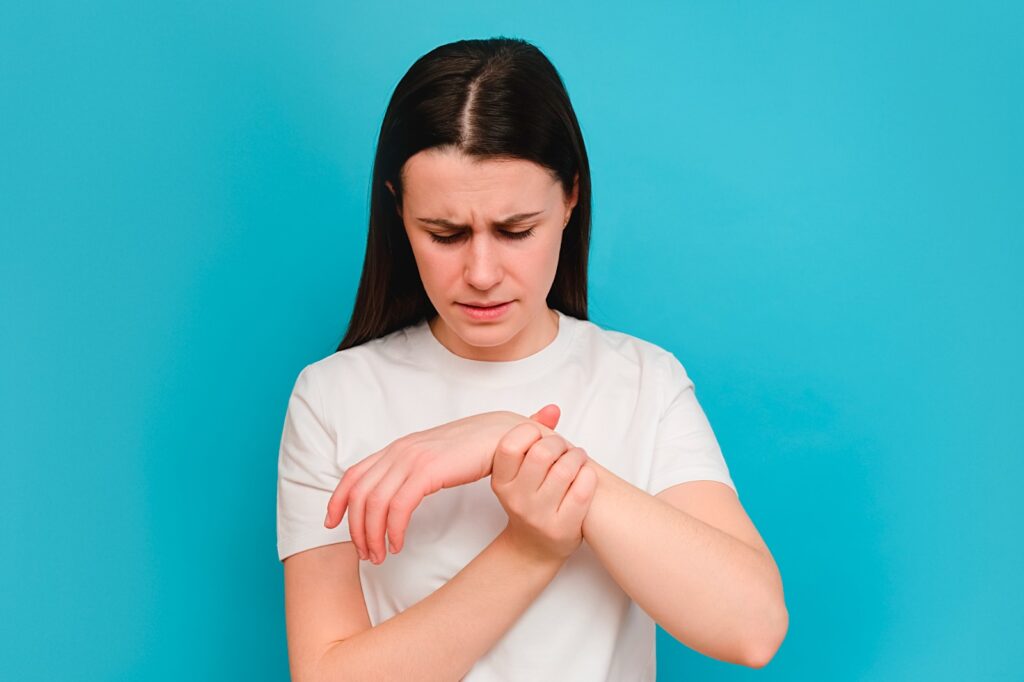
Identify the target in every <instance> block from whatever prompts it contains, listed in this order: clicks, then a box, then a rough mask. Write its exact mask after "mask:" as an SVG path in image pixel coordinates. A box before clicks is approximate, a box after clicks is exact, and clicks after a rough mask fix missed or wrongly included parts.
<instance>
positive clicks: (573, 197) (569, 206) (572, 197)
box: [562, 173, 580, 229]
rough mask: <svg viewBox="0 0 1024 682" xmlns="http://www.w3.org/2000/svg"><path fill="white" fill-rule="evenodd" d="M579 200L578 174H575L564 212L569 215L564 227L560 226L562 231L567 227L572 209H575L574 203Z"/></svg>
mask: <svg viewBox="0 0 1024 682" xmlns="http://www.w3.org/2000/svg"><path fill="white" fill-rule="evenodd" d="M579 198H580V174H579V173H577V174H576V176H575V177H574V178H573V179H572V194H570V195H569V198H568V200H567V202H566V210H567V211H568V213H569V215H568V216H567V217H566V219H565V225H563V226H562V229H565V228H566V227H568V226H569V218H571V217H572V210H573V209H574V208H576V203H577V202H578V201H579Z"/></svg>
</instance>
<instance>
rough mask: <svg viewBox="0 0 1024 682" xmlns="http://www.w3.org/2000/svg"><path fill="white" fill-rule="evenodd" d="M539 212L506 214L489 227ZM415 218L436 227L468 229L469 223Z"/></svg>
mask: <svg viewBox="0 0 1024 682" xmlns="http://www.w3.org/2000/svg"><path fill="white" fill-rule="evenodd" d="M541 213H543V211H534V212H533V213H514V214H512V215H510V216H508V217H507V218H503V219H501V220H496V221H494V222H492V223H491V227H509V226H511V225H516V224H518V223H522V222H525V221H527V220H529V219H530V218H533V217H535V216H538V215H540V214H541ZM416 220H419V221H420V222H422V223H427V224H428V225H437V226H438V227H445V228H448V229H449V230H468V229H470V226H469V225H459V224H457V223H453V222H451V221H450V220H445V219H444V218H416Z"/></svg>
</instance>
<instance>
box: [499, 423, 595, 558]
mask: <svg viewBox="0 0 1024 682" xmlns="http://www.w3.org/2000/svg"><path fill="white" fill-rule="evenodd" d="M588 461H589V458H588V457H587V453H586V452H585V451H584V450H583V448H577V447H573V446H572V444H571V443H569V442H568V441H566V440H565V439H564V438H562V437H561V436H560V435H558V434H557V433H556V434H552V435H548V436H545V435H543V434H542V433H541V431H540V429H539V428H537V426H536V425H534V424H531V423H528V422H524V423H522V424H519V425H518V426H516V427H514V428H513V429H511V430H510V431H509V432H508V433H507V434H505V436H504V437H503V438H502V439H501V441H500V442H499V443H498V448H497V450H496V451H495V453H494V470H493V471H492V472H491V489H492V490H493V491H494V494H495V495H496V496H497V497H498V500H499V501H500V502H501V506H502V507H504V508H505V512H506V513H507V514H508V526H506V528H505V530H504V531H503V533H505V534H506V535H507V536H508V537H510V538H511V539H512V540H513V544H514V545H516V546H517V547H519V548H520V549H521V550H522V551H523V552H524V553H525V554H527V555H529V556H531V557H535V558H537V559H540V560H542V561H548V560H555V561H565V560H566V559H568V558H569V556H570V555H571V554H572V553H573V552H575V551H576V548H577V547H579V546H580V543H581V542H583V519H584V518H585V517H586V515H587V511H588V510H589V509H590V502H591V500H593V497H594V491H595V490H596V488H597V472H596V471H595V470H594V469H593V468H592V467H590V466H587V462H588Z"/></svg>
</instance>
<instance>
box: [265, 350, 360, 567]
mask: <svg viewBox="0 0 1024 682" xmlns="http://www.w3.org/2000/svg"><path fill="white" fill-rule="evenodd" d="M335 444H336V441H335V436H333V435H332V434H331V431H330V429H328V428H327V424H326V422H325V421H324V413H323V405H322V401H321V397H320V390H319V387H318V386H317V384H316V378H315V374H314V369H313V368H312V365H309V366H307V367H305V368H304V369H303V370H302V371H301V372H299V376H298V378H297V379H296V380H295V385H294V387H293V388H292V393H291V396H290V397H289V398H288V410H287V412H286V414H285V418H284V429H283V431H282V433H281V448H280V451H279V454H278V463H277V554H278V559H279V560H280V561H284V560H285V559H286V558H287V557H288V556H290V555H292V554H295V553H297V552H301V551H303V550H306V549H312V548H313V547H320V546H321V545H329V544H332V543H335V542H345V541H347V540H351V539H352V536H351V535H350V534H349V530H348V519H347V516H348V513H347V512H346V514H345V518H342V520H341V523H339V524H338V525H337V526H336V527H334V528H326V527H324V517H325V516H326V515H327V502H328V501H329V500H330V499H331V494H332V493H333V492H334V489H335V488H336V487H337V485H338V482H339V481H340V480H341V477H342V475H343V474H344V470H343V469H342V468H341V467H340V465H339V464H338V462H337V458H336V456H335V452H336V448H335Z"/></svg>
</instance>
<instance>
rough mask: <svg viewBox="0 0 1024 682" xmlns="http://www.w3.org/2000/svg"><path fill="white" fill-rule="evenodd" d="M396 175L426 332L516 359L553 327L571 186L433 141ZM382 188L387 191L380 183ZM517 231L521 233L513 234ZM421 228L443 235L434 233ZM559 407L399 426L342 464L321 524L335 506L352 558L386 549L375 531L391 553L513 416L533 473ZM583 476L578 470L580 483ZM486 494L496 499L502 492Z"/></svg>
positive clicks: (518, 164)
mask: <svg viewBox="0 0 1024 682" xmlns="http://www.w3.org/2000/svg"><path fill="white" fill-rule="evenodd" d="M577 179H578V178H577ZM402 184H403V188H404V191H403V202H402V205H400V206H399V205H398V203H397V201H396V211H397V212H398V215H399V216H400V217H402V221H403V224H404V226H405V230H406V234H407V236H408V238H409V243H410V246H411V247H412V250H413V254H414V257H415V260H416V265H417V268H418V270H419V273H420V277H421V280H422V282H423V286H424V289H425V291H426V292H427V296H428V297H429V298H430V300H431V303H433V305H434V307H435V309H436V310H437V311H438V315H437V316H435V317H434V318H433V319H432V320H430V328H431V331H432V333H433V334H434V335H435V337H436V338H437V339H438V340H439V341H440V342H441V343H442V344H443V345H444V346H445V347H447V348H448V349H449V350H451V351H452V352H453V353H455V354H457V355H460V356H462V357H466V358H470V359H474V360H484V361H509V360H516V359H519V358H523V357H526V356H528V355H532V354H533V353H535V352H537V351H538V350H540V349H541V348H543V347H545V346H546V345H547V344H549V343H551V341H552V340H553V339H554V337H555V335H556V334H557V333H558V316H557V315H556V314H555V312H554V311H552V310H551V309H550V308H548V307H547V304H546V298H547V294H548V291H549V290H550V288H551V284H552V282H553V281H554V276H555V271H556V268H557V266H558V257H559V252H560V247H561V239H562V231H563V230H564V229H565V227H566V225H567V223H568V221H569V217H570V216H571V213H572V210H573V208H574V207H575V206H576V203H577V199H578V184H574V186H573V191H572V193H571V194H570V195H568V196H567V195H566V194H565V192H564V190H563V187H562V185H561V183H560V182H559V181H558V179H557V178H556V177H555V176H554V175H553V174H552V173H551V172H550V171H548V170H547V169H545V168H543V167H542V166H539V165H537V164H535V163H533V162H531V161H526V160H523V159H501V160H494V159H487V160H481V159H474V158H472V157H468V156H466V155H464V154H462V153H460V152H457V151H454V150H439V149H430V150H424V151H422V152H419V153H418V154H415V155H414V156H412V157H410V158H409V159H408V160H407V161H406V164H405V165H404V167H403V169H402ZM388 188H389V189H390V190H391V192H392V195H393V196H394V188H393V187H392V186H391V185H390V183H388ZM524 213H525V214H533V215H530V216H529V217H528V218H525V219H521V220H520V221H518V222H516V223H515V224H506V225H501V226H495V225H494V223H496V222H498V221H507V219H508V217H509V216H510V215H515V214H524ZM438 221H447V222H448V223H451V224H454V225H461V226H463V227H461V228H453V227H450V226H442V225H438V224H437V223H438ZM527 231H529V232H530V235H529V236H527V237H525V238H523V239H515V238H514V235H515V234H524V233H526V232H527ZM510 233H512V234H511V235H510ZM432 235H435V236H438V237H441V238H445V239H448V238H451V237H454V238H455V241H453V242H451V243H438V242H436V241H435V240H434V239H433V238H432ZM505 301H512V304H511V307H510V308H509V310H508V311H507V312H506V313H505V315H503V316H502V317H501V318H499V319H498V320H488V321H480V320H475V319H473V318H472V317H469V316H468V315H466V313H465V312H464V311H463V310H462V309H461V308H460V305H459V303H461V302H488V303H494V302H505ZM559 415H560V411H559V408H558V406H557V405H547V406H544V407H543V408H541V410H539V411H538V412H537V413H536V414H534V415H532V416H531V417H529V418H524V417H522V416H521V415H517V414H514V413H512V412H502V413H487V414H481V415H472V416H470V417H467V418H464V419H460V420H456V421H455V422H450V423H448V424H443V425H440V426H438V427H435V428H433V429H429V430H426V431H421V432H417V433H413V434H408V435H407V436H405V437H403V438H400V439H398V440H396V441H395V442H393V443H392V444H390V445H389V446H388V447H386V448H384V449H382V450H379V451H377V452H375V453H373V454H372V455H370V456H368V457H366V458H365V459H363V460H362V461H360V462H359V463H357V464H356V465H354V466H352V467H350V468H349V469H348V470H347V471H346V473H345V476H344V477H343V478H342V480H341V481H340V482H339V484H338V486H337V488H336V489H335V491H334V494H333V495H332V497H331V500H330V502H329V504H328V509H327V516H326V518H325V520H324V525H325V526H326V527H328V528H332V527H334V526H335V525H337V523H338V522H339V521H340V519H341V518H342V516H343V515H344V514H345V511H346V509H347V510H348V513H349V526H350V529H351V535H352V541H353V544H354V545H355V546H356V549H357V552H358V553H359V556H360V558H362V559H364V560H366V559H369V560H371V561H372V562H373V563H378V564H379V563H381V562H382V561H384V557H385V554H386V553H385V531H386V532H387V537H388V539H389V541H390V542H389V548H390V550H391V551H392V553H396V552H399V551H401V549H402V545H403V544H404V536H405V529H406V527H407V526H408V523H409V519H410V518H411V516H412V513H413V511H414V509H415V508H416V507H417V506H418V505H419V503H420V502H421V501H422V499H423V498H424V497H425V496H427V495H430V494H432V493H434V492H437V491H438V490H440V489H441V488H447V487H453V486H456V485H464V484H466V483H469V482H472V481H475V480H479V479H480V478H483V477H484V476H488V475H490V474H491V467H492V460H493V453H494V452H495V446H496V443H497V442H498V440H499V439H500V438H501V437H502V436H503V435H505V434H506V433H508V432H509V431H510V430H511V429H513V428H515V427H516V426H517V425H519V424H522V423H523V422H524V421H530V422H531V423H533V424H534V426H535V427H536V430H539V431H540V436H542V437H544V438H548V439H549V440H548V441H546V443H545V445H544V446H539V447H538V448H537V451H536V452H534V453H533V456H532V457H531V458H530V459H529V461H531V462H532V461H533V460H535V459H538V460H540V461H547V465H546V466H545V471H546V470H547V467H549V466H550V465H551V464H552V463H553V461H554V459H560V458H561V455H562V454H565V453H566V452H568V451H570V450H573V446H572V444H571V443H569V442H568V441H566V440H565V439H562V438H561V437H557V441H556V442H558V443H559V447H555V448H552V447H551V440H550V439H551V438H552V437H556V436H557V434H555V432H554V431H553V430H552V429H553V428H554V427H555V425H556V423H557V421H558V418H559ZM574 450H575V451H572V452H571V453H570V454H571V456H570V458H569V459H568V462H570V463H572V464H573V467H574V468H573V471H572V474H573V476H574V477H575V475H576V473H577V472H578V471H579V470H580V469H581V468H583V466H584V465H585V464H586V462H587V457H586V453H585V452H584V451H583V450H582V448H575V449H574ZM453 453H457V456H453ZM522 454H523V455H526V454H527V453H526V452H524V453H522ZM552 457H553V459H552ZM566 466H568V464H567V463H563V464H562V465H560V468H562V467H566ZM591 474H593V472H590V473H588V474H587V475H586V478H587V480H588V481H589V480H592V476H591ZM570 480H571V479H570ZM495 494H496V495H498V497H499V499H501V498H502V494H503V493H502V494H499V493H498V491H495ZM502 503H503V504H504V503H505V500H503V499H502ZM515 525H521V524H515ZM520 535H526V534H522V533H521V534H520ZM577 535H578V533H577ZM533 540H534V541H535V544H537V545H542V546H541V547H535V548H534V550H528V551H535V552H541V553H542V552H543V546H548V547H550V543H549V542H548V540H546V539H545V538H544V537H543V534H538V535H537V536H535V537H534V538H533ZM529 544H530V543H529V541H528V540H526V539H522V540H520V542H519V545H520V546H523V547H524V548H525V547H526V546H527V545H529Z"/></svg>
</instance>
